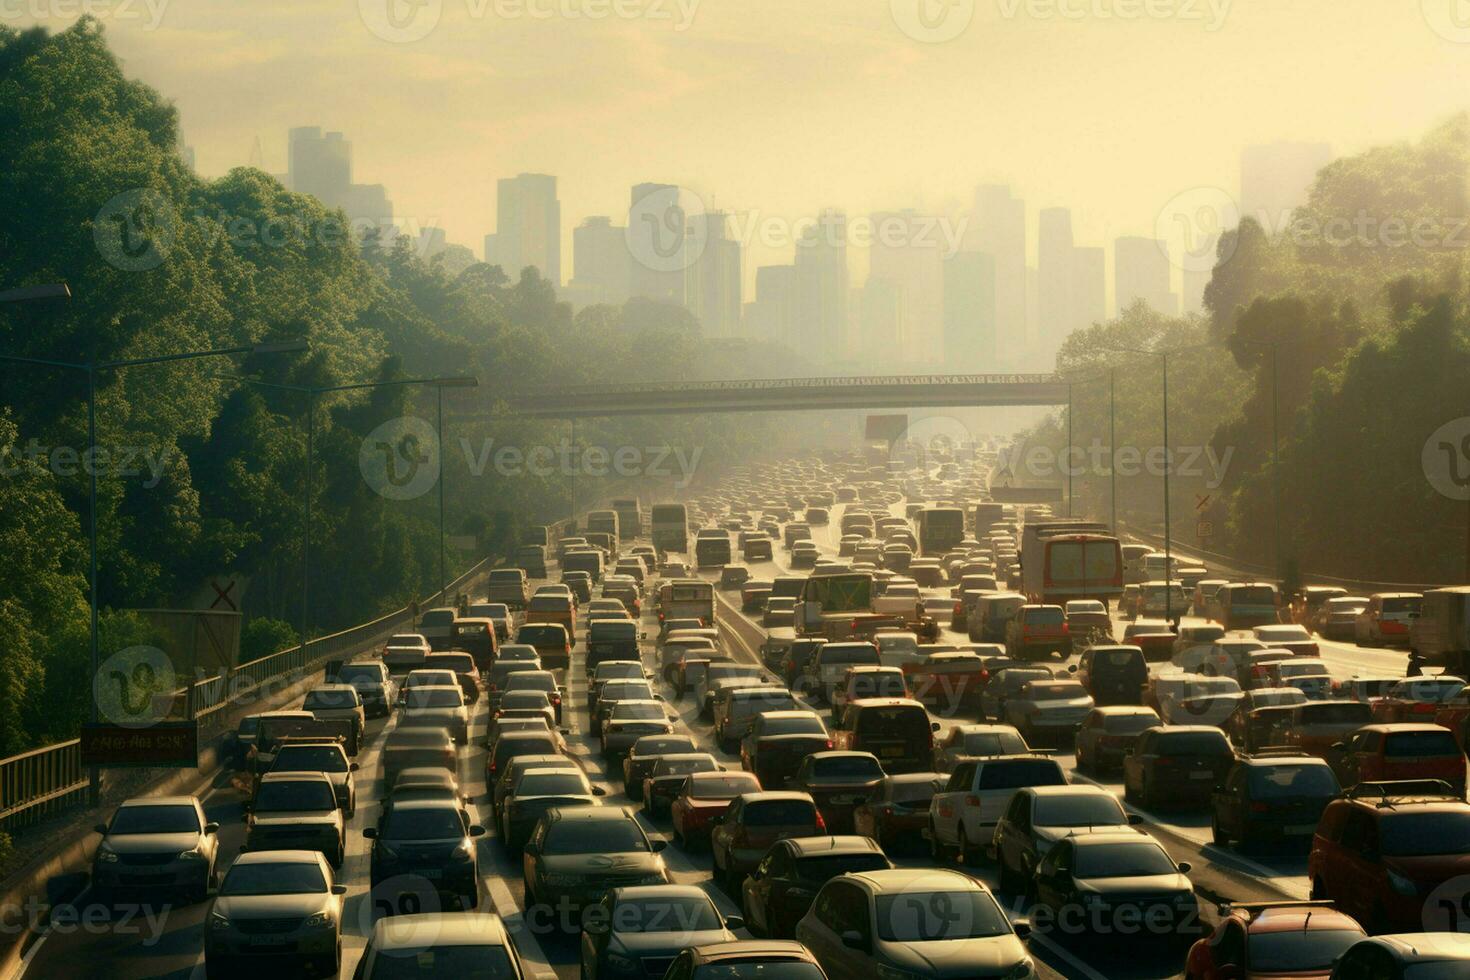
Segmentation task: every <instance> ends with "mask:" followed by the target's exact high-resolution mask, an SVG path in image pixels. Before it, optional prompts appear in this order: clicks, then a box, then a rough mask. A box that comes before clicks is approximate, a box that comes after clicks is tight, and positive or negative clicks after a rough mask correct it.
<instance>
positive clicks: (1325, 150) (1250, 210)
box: [1222, 142, 1332, 232]
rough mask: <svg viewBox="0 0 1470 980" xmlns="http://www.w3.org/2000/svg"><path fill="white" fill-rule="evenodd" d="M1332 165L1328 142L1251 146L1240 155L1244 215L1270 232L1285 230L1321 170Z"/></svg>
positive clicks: (1305, 198) (1241, 209) (1330, 148)
mask: <svg viewBox="0 0 1470 980" xmlns="http://www.w3.org/2000/svg"><path fill="white" fill-rule="evenodd" d="M1331 162H1332V147H1331V146H1330V145H1328V144H1326V143H1293V142H1281V143H1263V144H1258V145H1255V146H1247V147H1246V148H1245V150H1244V151H1242V152H1241V154H1240V216H1241V217H1242V218H1245V217H1252V218H1255V219H1256V221H1257V222H1258V223H1259V224H1260V225H1261V227H1263V228H1265V229H1266V231H1268V232H1280V231H1282V230H1284V229H1285V228H1286V227H1287V225H1288V224H1289V222H1290V220H1291V212H1292V210H1293V209H1295V208H1296V207H1298V206H1300V205H1302V204H1305V203H1306V202H1307V194H1308V192H1309V191H1310V190H1311V188H1312V182H1313V181H1314V180H1316V179H1317V171H1319V170H1321V169H1322V168H1323V167H1325V166H1327V164H1329V163H1331ZM1222 230H1224V229H1222Z"/></svg>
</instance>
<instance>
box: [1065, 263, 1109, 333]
mask: <svg viewBox="0 0 1470 980" xmlns="http://www.w3.org/2000/svg"><path fill="white" fill-rule="evenodd" d="M1107 293H1108V274H1107V267H1106V256H1105V253H1104V252H1103V249H1102V247H1101V246H1098V247H1095V248H1094V247H1090V246H1083V247H1078V248H1074V249H1072V329H1073V330H1084V329H1086V328H1087V327H1090V326H1092V325H1093V324H1094V323H1102V322H1103V321H1104V320H1106V319H1107V318H1108V298H1107Z"/></svg>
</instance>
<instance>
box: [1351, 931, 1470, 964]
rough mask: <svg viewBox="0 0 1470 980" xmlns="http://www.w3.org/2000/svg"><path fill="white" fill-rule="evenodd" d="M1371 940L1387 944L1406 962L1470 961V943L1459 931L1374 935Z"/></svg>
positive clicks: (1379, 943) (1383, 944)
mask: <svg viewBox="0 0 1470 980" xmlns="http://www.w3.org/2000/svg"><path fill="white" fill-rule="evenodd" d="M1371 942H1373V943H1375V944H1378V945H1382V946H1387V947H1389V948H1390V949H1391V950H1393V952H1394V953H1396V954H1398V957H1399V959H1400V961H1402V962H1405V963H1432V962H1436V961H1442V960H1448V961H1450V962H1461V961H1465V962H1470V943H1467V942H1465V935H1464V933H1459V932H1414V933H1401V934H1399V935H1395V936H1374V937H1373V938H1372V940H1371Z"/></svg>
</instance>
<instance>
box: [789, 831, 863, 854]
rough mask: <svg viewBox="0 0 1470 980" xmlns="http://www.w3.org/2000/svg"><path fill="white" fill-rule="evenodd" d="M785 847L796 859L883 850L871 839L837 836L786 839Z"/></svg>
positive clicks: (845, 835) (848, 835)
mask: <svg viewBox="0 0 1470 980" xmlns="http://www.w3.org/2000/svg"><path fill="white" fill-rule="evenodd" d="M785 841H786V845H787V846H788V847H790V848H791V850H792V851H793V852H795V854H796V855H797V856H798V857H809V856H811V855H813V854H882V853H883V849H882V848H881V847H879V846H878V844H877V842H876V841H874V840H873V839H872V838H871V837H860V836H858V835H856V834H839V835H837V836H834V837H788V838H786V839H785Z"/></svg>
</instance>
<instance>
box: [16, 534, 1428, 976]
mask: <svg viewBox="0 0 1470 980" xmlns="http://www.w3.org/2000/svg"><path fill="white" fill-rule="evenodd" d="M841 512H842V508H841V507H838V508H836V509H835V510H834V514H833V524H832V525H830V526H828V527H825V528H816V529H814V531H815V534H814V538H815V540H816V543H817V545H818V547H819V549H820V550H822V551H823V552H825V553H828V554H833V553H835V552H836V550H837V549H836V541H835V537H836V533H835V528H836V527H837V526H838V523H837V522H838V520H840V514H841ZM751 572H752V575H753V576H754V577H757V578H768V577H773V576H775V575H778V574H785V573H788V572H790V569H789V567H788V565H787V562H786V561H785V559H784V557H783V553H781V552H780V551H779V549H778V551H777V554H776V556H775V561H773V562H769V563H756V564H754V565H752V566H751ZM552 574H553V575H555V574H556V572H555V571H554V570H553V572H552ZM720 601H721V607H722V608H721V616H722V617H723V626H724V629H723V640H724V644H725V647H726V652H728V653H729V654H730V655H732V656H734V657H735V658H737V659H743V660H750V661H754V660H756V659H757V654H756V649H757V647H758V645H759V641H760V638H761V636H762V635H763V633H764V631H763V630H762V629H761V628H760V626H759V625H758V624H757V622H756V621H755V620H754V619H752V618H751V617H748V616H746V615H745V614H743V613H741V612H740V611H739V609H738V604H733V603H731V602H730V601H729V598H728V597H724V596H722V598H721V600H720ZM650 622H651V621H650ZM650 632H652V630H650ZM951 635H952V636H957V635H956V634H951ZM578 639H579V642H578V649H577V651H576V653H575V654H574V658H573V663H572V666H571V668H570V669H569V670H568V671H567V672H566V675H565V679H564V683H565V687H566V695H565V705H566V710H567V712H568V713H567V715H566V717H565V718H564V721H563V723H564V725H566V726H567V727H568V728H569V729H570V732H571V734H570V736H569V737H568V741H569V744H570V746H571V750H572V752H573V754H574V755H575V756H576V757H577V759H578V760H579V762H580V763H581V764H582V765H583V766H584V767H585V769H586V770H587V772H588V774H589V775H590V776H591V777H592V779H593V781H594V783H595V784H597V785H600V786H602V787H603V788H604V789H606V790H607V793H608V795H607V797H606V799H605V801H604V803H605V804H606V805H625V804H626V805H631V804H630V803H629V801H627V800H625V799H624V798H623V797H622V795H621V779H620V777H619V778H617V779H612V780H610V779H609V778H608V776H609V774H608V772H607V771H606V768H605V765H604V763H603V760H602V758H601V755H600V754H599V753H598V750H597V745H596V741H595V740H594V739H593V738H592V737H591V736H590V735H588V733H587V732H588V726H587V717H586V707H585V705H586V697H585V686H584V685H585V678H584V674H583V670H582V662H581V654H582V650H583V648H584V642H585V639H584V637H579V638H578ZM1322 649H1323V657H1324V659H1326V660H1327V661H1328V663H1329V665H1330V666H1331V668H1332V670H1333V672H1334V673H1335V674H1337V675H1339V676H1343V677H1346V676H1350V675H1352V674H1355V673H1362V674H1369V673H1371V674H1383V673H1395V674H1401V673H1402V672H1403V669H1404V666H1405V663H1406V658H1405V657H1404V656H1403V655H1402V654H1400V653H1396V652H1392V651H1383V650H1373V651H1367V650H1362V649H1359V648H1357V647H1354V646H1352V645H1349V644H1340V643H1323V644H1322ZM644 659H645V662H646V663H647V664H648V665H649V666H650V667H652V666H653V663H654V655H653V651H652V650H651V649H650V648H647V647H646V648H645V650H644ZM1056 666H1058V667H1062V666H1063V665H1062V664H1061V662H1057V664H1056ZM664 696H665V697H666V698H667V699H668V700H669V702H670V704H671V706H673V707H674V708H676V709H677V712H678V716H679V721H678V727H679V728H680V730H682V731H684V732H686V733H689V734H691V735H693V736H694V737H695V738H696V739H698V740H699V742H700V743H701V745H702V746H703V747H704V748H705V749H706V750H707V751H709V752H711V753H714V754H715V755H716V756H717V757H719V758H721V759H722V760H724V762H725V763H726V764H727V765H730V766H732V767H737V766H738V764H739V761H738V757H736V756H734V755H731V754H729V753H723V752H721V751H720V749H719V747H718V745H717V744H716V743H715V740H714V738H713V734H712V730H711V727H710V725H709V724H707V723H706V722H704V721H702V720H701V719H700V718H699V716H698V707H697V705H695V704H693V703H692V702H689V701H684V702H680V701H678V700H676V699H675V696H674V693H673V691H672V690H671V689H665V690H664ZM935 720H936V721H938V722H939V723H940V725H941V727H942V728H945V727H947V726H950V725H953V724H957V723H962V722H967V721H973V720H974V718H973V717H970V716H965V717H939V716H936V718H935ZM486 721H487V718H486V713H485V709H484V705H483V703H481V704H480V705H478V706H477V709H476V713H475V716H474V718H473V721H472V726H471V737H470V744H469V746H468V748H466V749H464V750H462V751H461V758H460V778H461V781H462V784H463V786H464V787H465V791H466V793H468V794H469V797H470V803H469V804H468V808H469V811H470V814H471V817H472V819H473V820H474V821H475V822H477V823H479V824H481V825H482V826H484V827H486V829H487V831H488V833H487V835H486V837H484V838H482V839H481V840H480V842H479V858H480V872H481V905H480V907H481V908H482V909H487V910H494V911H496V912H498V913H500V915H501V916H503V917H504V918H505V919H506V921H507V923H508V924H509V925H510V927H511V929H512V930H513V933H514V935H515V937H516V941H517V943H518V945H519V948H520V950H521V952H522V954H523V956H524V958H525V960H526V963H527V965H528V967H529V968H530V970H531V971H532V972H536V973H542V974H550V973H554V974H555V975H556V976H557V977H558V978H559V980H570V978H572V977H574V976H578V975H579V958H578V957H579V954H578V941H577V937H576V936H574V935H560V934H550V933H548V932H546V931H544V930H538V929H534V928H532V927H531V926H529V925H528V924H527V923H526V922H525V921H524V920H523V918H522V911H523V910H522V908H521V900H522V898H521V896H522V889H521V873H520V866H519V863H518V861H517V860H516V859H513V858H512V857H511V856H510V855H509V854H508V853H507V852H506V851H505V849H504V848H503V847H502V846H501V844H500V842H499V841H498V839H497V833H496V830H495V828H494V821H493V819H492V818H491V815H490V812H489V807H488V805H486V803H485V802H484V800H485V783H484V761H485V759H484V756H485V748H484V735H485V730H486ZM392 725H393V722H392V721H388V722H383V721H375V722H372V723H370V725H369V729H368V737H367V739H366V740H365V743H364V746H363V748H362V750H361V752H360V754H359V756H358V760H357V761H358V762H359V764H360V771H359V774H358V778H359V782H358V808H357V812H356V815H355V816H354V817H353V818H352V820H351V821H350V824H349V833H348V845H347V857H346V861H345V862H344V865H343V867H342V869H341V871H340V873H339V879H338V880H339V881H340V882H342V883H345V884H346V885H347V887H348V894H347V896H346V899H345V903H346V904H345V911H344V919H343V922H344V929H343V931H344V936H343V947H344V954H343V967H342V975H343V976H351V974H352V971H353V970H354V969H355V967H356V965H357V962H358V960H359V958H360V956H361V952H362V948H363V946H364V943H365V942H366V937H367V934H368V933H369V932H370V930H371V927H372V924H373V922H374V919H375V917H376V915H377V914H378V910H377V909H375V907H374V902H373V901H372V897H371V896H370V894H369V855H368V849H367V843H368V842H367V841H366V840H365V839H364V838H363V836H362V830H363V829H364V828H366V827H369V826H372V825H374V824H375V822H376V820H377V817H378V811H379V801H380V797H381V793H382V787H381V785H380V780H379V779H378V778H377V771H378V756H379V753H380V751H381V749H382V745H383V742H384V738H385V735H386V733H387V731H389V730H390V729H391V728H392ZM1057 757H1058V759H1059V761H1060V762H1061V763H1062V765H1063V766H1064V768H1066V769H1067V770H1068V771H1069V772H1071V773H1072V778H1074V779H1076V780H1078V781H1094V780H1092V779H1090V777H1088V776H1085V775H1083V774H1081V773H1076V772H1073V771H1072V770H1073V766H1072V756H1071V753H1070V752H1065V753H1062V752H1059V753H1057ZM1101 785H1104V786H1106V787H1107V788H1109V789H1110V790H1113V791H1114V792H1116V793H1118V794H1119V795H1120V796H1121V794H1122V787H1121V784H1120V783H1118V782H1117V781H1116V780H1102V781H1101ZM200 794H201V797H202V799H203V801H204V806H205V810H206V812H207V814H208V818H209V819H210V820H214V821H218V822H219V824H220V826H221V830H220V844H221V858H222V860H223V861H226V862H228V861H229V860H232V859H233V857H234V856H235V855H236V854H237V853H238V852H239V849H240V846H241V844H242V842H243V840H244V836H245V824H244V814H243V812H242V809H241V805H242V803H243V802H244V800H245V798H246V793H245V792H244V785H243V783H242V782H241V781H240V780H236V779H231V778H229V777H228V775H226V776H222V777H220V778H219V779H217V780H215V781H214V783H212V784H210V785H207V786H202V787H200ZM1132 809H1133V810H1134V812H1136V813H1139V814H1140V816H1142V817H1143V818H1144V821H1145V826H1146V829H1148V830H1149V831H1150V832H1152V833H1154V834H1156V835H1157V836H1158V838H1159V839H1160V841H1161V842H1162V843H1164V845H1165V846H1166V847H1167V848H1168V850H1169V851H1170V853H1171V854H1172V855H1173V856H1174V857H1175V859H1176V860H1179V861H1187V862H1189V863H1190V864H1191V865H1192V870H1191V872H1190V877H1191V879H1192V880H1193V881H1194V882H1195V886H1196V888H1197V890H1198V891H1199V893H1200V894H1201V896H1202V901H1201V906H1202V910H1203V912H1204V916H1205V919H1206V920H1207V921H1213V920H1214V918H1215V908H1214V904H1215V903H1214V900H1215V899H1233V900H1236V901H1244V900H1257V901H1259V900H1271V899H1278V898H1289V897H1301V898H1304V897H1306V882H1305V879H1304V878H1303V871H1304V864H1305V859H1304V856H1302V855H1279V856H1271V857H1261V856H1252V857H1249V858H1247V857H1244V856H1241V855H1238V854H1235V853H1234V852H1232V851H1229V850H1227V849H1221V848H1217V847H1215V846H1214V845H1213V844H1211V843H1210V842H1209V840H1210V832H1209V820H1208V817H1207V816H1202V815H1200V814H1198V813H1187V814H1173V813H1152V812H1146V811H1142V810H1138V809H1136V808H1132ZM639 819H640V820H641V821H644V823H645V826H646V827H647V828H648V829H649V830H650V831H651V832H652V833H654V834H657V835H659V836H664V837H667V836H668V831H669V827H668V825H667V823H666V821H649V820H648V818H647V817H646V816H644V815H642V814H641V813H640V814H639ZM664 854H665V858H666V860H667V862H668V866H669V868H670V870H671V872H672V873H673V876H674V878H675V879H676V880H677V881H679V882H681V883H695V884H699V885H701V886H702V887H704V888H705V889H706V890H708V891H709V892H710V894H711V895H712V896H714V898H715V900H716V902H717V904H719V906H720V907H721V908H722V909H723V910H725V911H726V912H730V913H734V912H737V911H738V896H730V895H726V894H725V893H724V892H722V891H721V890H720V889H719V887H718V886H716V885H715V884H714V883H713V881H712V880H711V876H710V870H709V857H708V854H707V853H700V854H686V853H685V852H683V851H681V850H680V849H679V848H678V847H674V846H671V847H670V848H669V849H668V850H666V851H665V852H664ZM894 858H895V860H896V861H898V862H899V863H902V864H909V865H925V864H928V863H930V859H929V858H928V857H927V854H925V853H923V851H922V849H920V848H915V850H914V853H913V854H907V855H894ZM976 873H977V874H978V876H979V877H980V878H982V879H983V880H985V881H986V882H987V883H988V884H989V885H990V886H991V887H992V888H996V889H997V892H998V894H1000V895H1001V897H1002V900H1003V902H1004V904H1005V905H1006V906H1007V907H1008V908H1010V909H1011V910H1012V911H1013V913H1014V914H1016V915H1023V914H1025V909H1024V907H1023V904H1022V902H1021V900H1020V898H1019V896H1016V895H1013V894H1007V893H1003V892H1000V891H999V889H998V882H997V880H996V878H997V876H996V875H995V874H994V873H993V871H991V870H987V869H980V870H979V871H978V872H976ZM91 899H92V896H91V893H90V892H84V893H83V894H82V896H81V897H80V898H79V899H78V900H77V901H76V903H75V911H74V912H73V911H72V910H63V913H62V917H63V919H64V920H66V921H67V923H68V924H65V925H60V924H59V925H58V926H57V927H55V928H53V929H52V930H51V931H49V932H47V933H46V934H45V935H44V936H43V937H42V939H41V940H40V942H38V943H37V944H36V945H34V946H33V947H32V949H31V951H30V953H29V955H28V957H27V960H26V963H25V968H24V972H23V976H25V977H27V978H29V980H49V978H53V977H77V978H81V977H99V978H100V977H105V978H108V980H134V978H136V980H143V978H158V977H166V978H176V980H184V978H192V977H203V976H204V968H203V966H204V964H203V939H204V935H203V930H204V928H205V918H206V915H207V911H208V906H207V904H197V905H192V906H184V907H179V908H162V909H152V910H148V912H149V914H148V915H142V914H130V913H129V911H128V910H127V909H122V910H116V911H113V912H110V913H108V912H106V911H105V910H102V909H100V908H98V907H95V906H94V905H93V903H92V901H91ZM72 921H76V922H80V923H82V925H80V926H77V925H71V924H69V923H70V922H72ZM1031 948H1032V952H1033V955H1034V956H1035V958H1036V960H1037V963H1038V968H1039V970H1040V972H1041V974H1042V975H1043V976H1047V977H1052V976H1064V977H1085V978H1089V980H1096V978H1108V980H1124V978H1126V980H1155V978H1165V977H1172V976H1175V975H1177V974H1178V973H1179V971H1180V968H1181V965H1182V961H1183V951H1182V948H1181V947H1179V946H1178V945H1177V944H1174V945H1170V944H1167V943H1163V942H1158V941H1148V942H1132V943H1109V944H1099V943H1087V942H1084V941H1079V940H1078V939H1076V938H1073V939H1070V940H1069V939H1066V938H1063V937H1059V936H1055V935H1036V936H1033V938H1032V940H1031ZM545 980H549V978H545Z"/></svg>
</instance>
